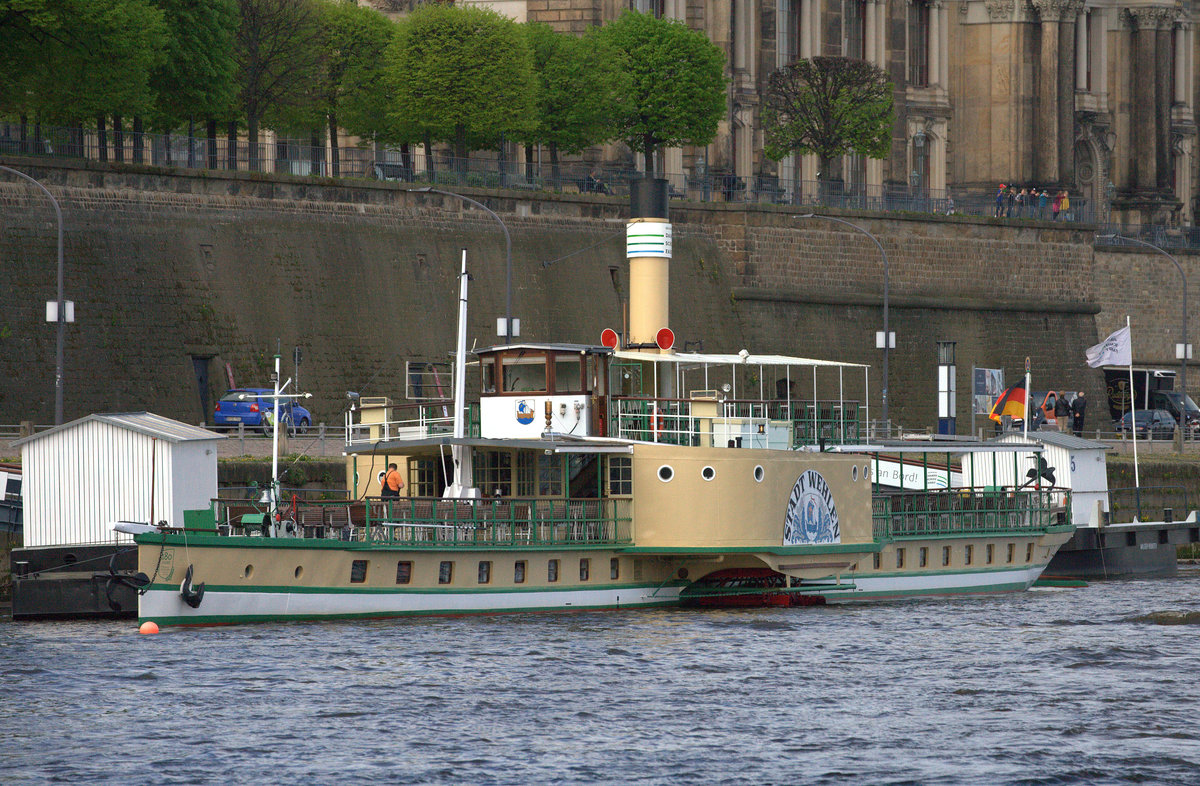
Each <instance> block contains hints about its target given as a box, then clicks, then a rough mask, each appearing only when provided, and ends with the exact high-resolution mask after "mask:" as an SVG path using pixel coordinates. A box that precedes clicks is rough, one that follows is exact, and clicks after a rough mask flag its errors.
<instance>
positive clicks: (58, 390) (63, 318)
mask: <svg viewBox="0 0 1200 786" xmlns="http://www.w3.org/2000/svg"><path fill="white" fill-rule="evenodd" d="M0 169H2V170H4V171H5V172H12V173H13V174H14V175H16V176H17V177H20V178H24V179H25V180H28V181H29V182H30V183H33V184H34V185H35V186H37V187H38V188H40V189H42V192H43V193H44V194H45V195H46V196H47V197H49V199H50V204H52V205H54V216H55V218H57V219H58V308H57V314H56V316H57V322H58V346H57V348H56V349H55V353H54V425H56V426H58V425H61V424H62V421H63V344H64V342H65V340H66V329H67V309H66V308H65V305H66V304H65V302H64V301H63V283H64V273H63V221H62V210H61V209H60V208H59V206H58V200H57V199H55V198H54V195H53V194H51V193H50V192H49V190H47V189H46V187H45V186H44V185H42V184H41V183H39V182H38V181H36V180H34V179H33V178H32V177H30V176H29V175H27V174H25V173H24V172H18V171H17V170H15V169H13V168H12V167H7V166H4V165H2V164H0Z"/></svg>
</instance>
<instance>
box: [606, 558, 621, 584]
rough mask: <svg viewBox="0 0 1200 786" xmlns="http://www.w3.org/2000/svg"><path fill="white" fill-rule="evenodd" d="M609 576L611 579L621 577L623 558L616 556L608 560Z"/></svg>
mask: <svg viewBox="0 0 1200 786" xmlns="http://www.w3.org/2000/svg"><path fill="white" fill-rule="evenodd" d="M608 577H609V578H610V579H619V578H621V560H619V559H617V558H616V557H613V558H612V559H610V560H609V561H608Z"/></svg>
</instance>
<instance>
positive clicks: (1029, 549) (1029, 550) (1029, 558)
mask: <svg viewBox="0 0 1200 786" xmlns="http://www.w3.org/2000/svg"><path fill="white" fill-rule="evenodd" d="M1025 561H1026V562H1033V544H1032V543H1026V544H1025Z"/></svg>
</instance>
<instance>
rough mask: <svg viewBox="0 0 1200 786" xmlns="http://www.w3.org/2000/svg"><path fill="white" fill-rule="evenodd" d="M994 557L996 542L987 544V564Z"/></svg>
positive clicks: (993, 559)
mask: <svg viewBox="0 0 1200 786" xmlns="http://www.w3.org/2000/svg"><path fill="white" fill-rule="evenodd" d="M995 559H996V544H995V543H989V544H987V564H989V565H991V564H992V563H993V562H994V561H995Z"/></svg>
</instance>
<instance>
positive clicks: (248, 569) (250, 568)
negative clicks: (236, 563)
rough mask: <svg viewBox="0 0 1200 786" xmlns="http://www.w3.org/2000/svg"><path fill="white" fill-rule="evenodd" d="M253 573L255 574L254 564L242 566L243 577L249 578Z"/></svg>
mask: <svg viewBox="0 0 1200 786" xmlns="http://www.w3.org/2000/svg"><path fill="white" fill-rule="evenodd" d="M253 575H254V566H253V565H247V566H246V567H244V568H242V578H244V579H248V578H250V577H251V576H253Z"/></svg>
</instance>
